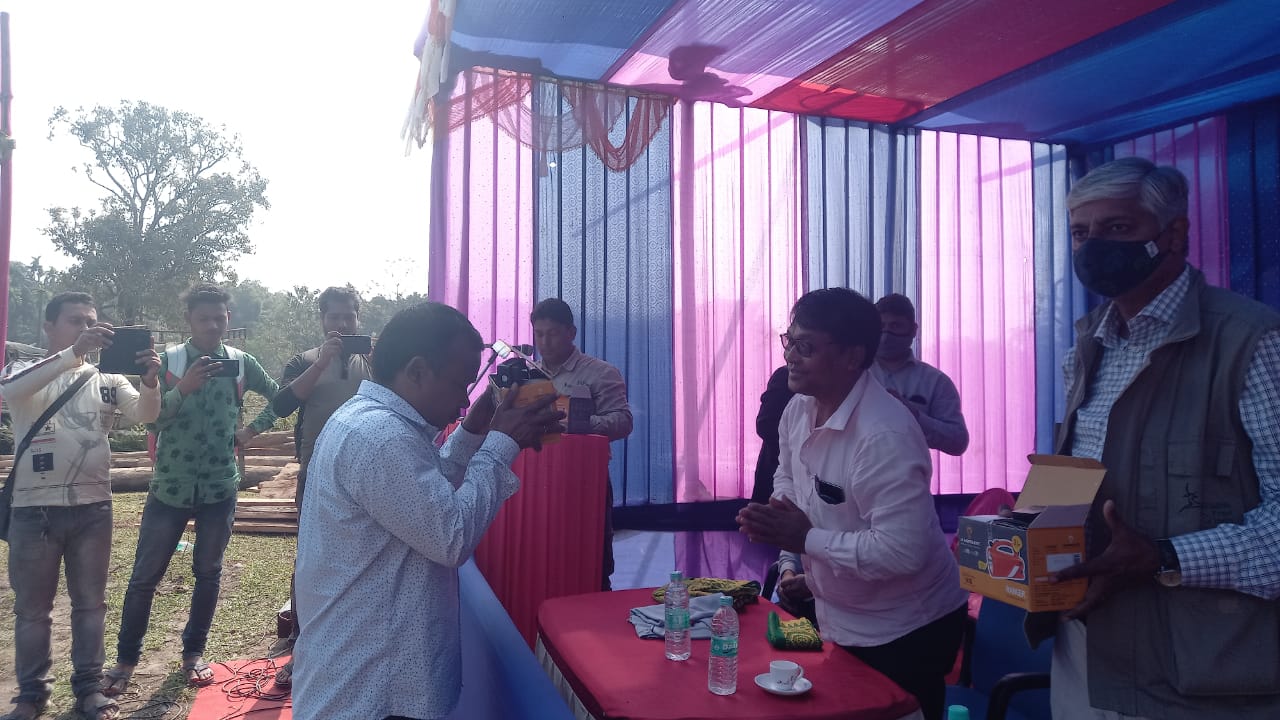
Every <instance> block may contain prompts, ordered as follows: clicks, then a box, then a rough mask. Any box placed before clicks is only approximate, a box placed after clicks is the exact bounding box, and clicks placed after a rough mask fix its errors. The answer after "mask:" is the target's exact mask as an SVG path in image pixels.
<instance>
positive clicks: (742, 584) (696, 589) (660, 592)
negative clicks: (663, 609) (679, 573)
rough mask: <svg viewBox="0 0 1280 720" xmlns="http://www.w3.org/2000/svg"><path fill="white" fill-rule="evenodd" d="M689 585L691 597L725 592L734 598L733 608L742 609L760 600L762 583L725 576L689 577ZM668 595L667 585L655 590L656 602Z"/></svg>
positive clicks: (654, 597)
mask: <svg viewBox="0 0 1280 720" xmlns="http://www.w3.org/2000/svg"><path fill="white" fill-rule="evenodd" d="M685 584H686V585H688V586H689V597H701V596H703V595H715V594H716V593H724V594H725V595H728V596H729V597H731V598H733V609H734V610H737V611H738V612H742V609H743V608H744V607H746V606H748V605H750V604H752V603H756V602H759V601H760V583H758V582H756V581H755V580H725V579H723V578H689V579H688V580H686V581H685ZM666 596H667V589H666V587H660V588H658V589H657V590H654V591H653V600H654V602H659V603H660V602H664V601H665V598H666Z"/></svg>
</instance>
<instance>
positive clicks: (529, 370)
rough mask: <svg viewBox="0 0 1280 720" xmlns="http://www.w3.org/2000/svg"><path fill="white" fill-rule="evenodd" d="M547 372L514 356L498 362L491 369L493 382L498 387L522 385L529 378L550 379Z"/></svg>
mask: <svg viewBox="0 0 1280 720" xmlns="http://www.w3.org/2000/svg"><path fill="white" fill-rule="evenodd" d="M550 379H551V378H549V377H547V374H546V373H544V372H542V371H541V370H539V369H538V368H536V367H529V363H528V362H526V361H525V359H524V358H522V357H514V358H510V359H508V360H504V361H503V362H501V363H499V364H498V367H497V368H496V369H495V370H494V371H493V384H494V385H497V386H498V387H500V388H509V387H515V386H516V385H523V384H524V383H526V382H529V381H530V380H550Z"/></svg>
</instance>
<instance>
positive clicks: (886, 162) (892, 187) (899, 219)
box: [801, 118, 920, 301]
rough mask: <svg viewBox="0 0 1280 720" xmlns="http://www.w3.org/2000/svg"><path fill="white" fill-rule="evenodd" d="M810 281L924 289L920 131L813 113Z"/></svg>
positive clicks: (913, 293)
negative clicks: (921, 251) (822, 116)
mask: <svg viewBox="0 0 1280 720" xmlns="http://www.w3.org/2000/svg"><path fill="white" fill-rule="evenodd" d="M801 132H802V134H801V141H802V142H803V143H804V148H805V155H804V159H805V163H806V167H805V182H806V185H805V189H806V207H805V214H804V216H805V242H806V245H807V248H806V252H807V254H808V258H809V262H808V272H807V274H806V283H805V287H806V289H809V290H812V289H815V288H823V287H849V288H853V289H854V290H857V291H858V292H860V293H863V294H864V295H866V296H867V297H869V298H871V299H872V300H873V301H874V300H876V299H878V298H880V297H883V296H884V295H887V294H889V293H893V292H897V293H902V294H904V295H906V296H908V297H910V298H912V299H913V300H917V301H918V299H919V297H920V226H919V161H918V153H919V133H918V132H917V131H915V130H892V129H890V128H888V127H887V126H883V125H868V124H866V123H858V122H852V121H846V120H836V119H831V118H806V122H805V124H804V126H803V128H802V131H801Z"/></svg>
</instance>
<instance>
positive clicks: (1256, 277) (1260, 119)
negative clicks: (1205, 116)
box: [1227, 98, 1280, 308]
mask: <svg viewBox="0 0 1280 720" xmlns="http://www.w3.org/2000/svg"><path fill="white" fill-rule="evenodd" d="M1227 181H1228V188H1229V189H1228V193H1227V199H1228V203H1229V208H1228V225H1229V227H1230V233H1231V251H1230V252H1231V289H1232V290H1235V291H1236V292H1238V293H1241V294H1242V295H1246V296H1248V297H1252V298H1255V299H1257V300H1261V301H1262V302H1265V303H1267V304H1268V305H1270V306H1272V307H1276V308H1280V98H1276V99H1272V100H1269V101H1267V102H1264V103H1259V104H1256V105H1252V106H1249V107H1245V108H1241V109H1239V110H1235V111H1232V112H1231V113H1228V115H1227Z"/></svg>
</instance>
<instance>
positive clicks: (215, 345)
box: [103, 285, 277, 695]
mask: <svg viewBox="0 0 1280 720" xmlns="http://www.w3.org/2000/svg"><path fill="white" fill-rule="evenodd" d="M185 300H186V304H187V312H186V319H187V323H188V324H189V325H190V326H191V338H190V339H189V340H187V342H185V343H183V344H182V345H177V346H174V347H171V348H168V349H167V350H165V352H164V354H163V355H162V356H161V368H160V376H161V379H160V390H161V405H160V416H159V417H158V418H157V419H156V421H155V423H153V424H152V426H151V427H152V430H153V431H154V432H156V433H158V440H157V447H156V459H155V471H154V473H153V475H152V480H151V488H150V491H149V492H148V495H147V504H146V507H145V508H144V509H143V511H142V526H141V527H140V528H139V529H138V550H137V554H136V555H135V557H134V562H133V575H132V576H131V577H130V578H129V589H128V590H127V591H126V592H125V596H124V612H123V616H122V618H121V621H120V636H119V640H118V643H117V648H116V666H115V667H114V668H112V669H111V670H108V671H107V673H106V680H107V683H106V685H105V687H104V688H103V691H104V693H106V694H107V695H118V694H120V693H122V692H124V691H125V689H126V688H127V687H128V684H129V678H130V677H131V676H132V675H133V669H134V667H135V666H136V665H137V664H138V660H139V659H140V657H141V655H142V640H143V636H145V635H146V632H147V625H148V623H149V620H150V616H151V601H152V599H153V598H154V597H155V591H156V584H157V583H159V582H160V580H161V579H162V578H163V577H164V574H165V571H166V570H167V569H168V567H169V561H170V560H171V559H172V558H173V553H174V549H175V548H176V546H177V544H178V540H179V539H181V538H182V533H183V531H184V530H185V529H186V527H187V521H189V520H195V524H196V543H195V548H194V552H193V553H192V557H191V559H192V574H194V575H195V587H194V588H193V589H192V592H191V611H190V614H189V616H188V619H187V626H186V629H185V630H184V631H183V633H182V669H183V671H184V672H185V673H186V676H187V681H188V682H189V683H190V684H192V685H207V684H209V683H210V682H212V681H213V670H212V669H210V667H209V664H208V663H206V662H205V660H204V649H205V642H206V641H207V639H208V636H209V628H210V626H211V625H212V624H213V613H214V609H215V607H216V606H217V604H218V590H219V588H220V586H221V580H222V555H223V552H224V551H225V550H226V548H227V542H228V541H229V540H230V539H231V525H232V522H233V521H234V518H235V510H236V492H237V490H238V489H239V486H240V468H239V465H238V464H237V462H236V446H237V445H239V446H241V447H244V446H245V445H247V444H248V442H249V441H250V440H251V439H252V438H253V437H254V436H255V435H257V434H258V433H260V432H262V431H263V430H266V429H267V428H269V427H271V425H272V424H273V423H274V422H275V420H276V416H275V414H274V413H272V412H271V407H270V406H269V405H268V407H267V408H265V409H264V410H263V411H262V413H261V414H260V415H258V417H257V419H256V420H254V421H253V423H252V424H251V425H249V426H247V427H245V428H243V429H241V430H236V423H237V421H238V419H239V416H240V406H241V403H242V401H243V398H244V392H245V391H246V390H252V391H254V392H256V393H257V394H259V395H261V396H263V397H265V398H266V399H267V401H268V403H269V402H270V401H271V400H272V399H273V398H274V397H275V395H276V390H277V387H276V382H275V381H274V380H272V379H271V377H270V376H268V375H267V373H266V371H264V370H263V369H262V365H260V364H259V363H258V361H257V360H256V359H254V357H253V356H252V355H250V354H248V353H246V352H244V351H241V350H237V349H235V348H232V347H228V346H226V345H224V344H223V342H222V339H223V337H224V336H225V335H226V332H227V328H228V326H229V325H230V323H231V313H230V312H229V310H228V306H229V305H230V303H231V296H230V295H228V294H227V293H226V291H224V290H222V289H221V288H219V287H217V286H215V285H197V286H196V287H194V288H192V289H191V290H190V291H189V292H188V293H187V294H186V296H185ZM228 360H231V361H235V362H234V363H226V362H225V361H228ZM220 361H221V362H220ZM228 374H229V375H230V376H229V377H228V376H226V375H228Z"/></svg>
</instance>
